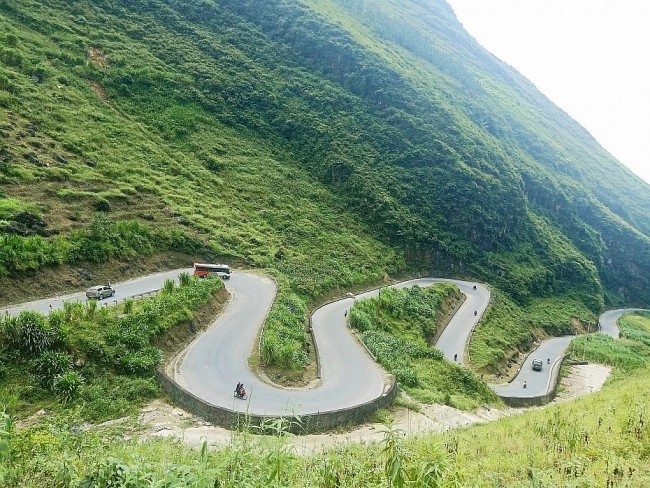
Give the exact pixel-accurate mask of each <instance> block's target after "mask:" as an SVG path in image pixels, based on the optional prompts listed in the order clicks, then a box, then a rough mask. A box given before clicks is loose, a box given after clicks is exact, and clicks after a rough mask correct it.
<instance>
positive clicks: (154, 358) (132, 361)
mask: <svg viewBox="0 0 650 488" xmlns="http://www.w3.org/2000/svg"><path fill="white" fill-rule="evenodd" d="M162 360H163V356H162V352H161V351H160V350H159V349H156V348H155V347H147V348H144V349H142V350H139V351H129V352H127V353H126V354H124V355H123V356H122V357H120V358H119V360H118V361H119V362H118V369H119V371H121V372H123V373H127V374H135V375H138V376H145V375H148V374H153V373H154V372H155V370H156V368H157V367H158V365H159V364H160V363H162Z"/></svg>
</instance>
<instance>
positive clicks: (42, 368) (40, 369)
mask: <svg viewBox="0 0 650 488" xmlns="http://www.w3.org/2000/svg"><path fill="white" fill-rule="evenodd" d="M71 369H72V358H71V357H70V356H69V355H68V354H66V353H64V352H54V351H47V352H46V353H44V354H43V355H42V356H40V357H39V358H37V359H36V360H35V361H34V367H33V371H34V373H35V374H36V376H37V377H38V379H39V381H40V382H41V383H42V384H43V385H45V386H46V387H48V388H50V389H51V388H52V387H53V385H54V382H55V380H56V379H57V377H59V376H61V375H63V374H64V373H67V372H68V371H70V370H71Z"/></svg>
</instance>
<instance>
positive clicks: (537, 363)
mask: <svg viewBox="0 0 650 488" xmlns="http://www.w3.org/2000/svg"><path fill="white" fill-rule="evenodd" d="M543 365H544V361H542V360H541V359H539V358H535V359H533V370H535V371H541V370H542V366H543Z"/></svg>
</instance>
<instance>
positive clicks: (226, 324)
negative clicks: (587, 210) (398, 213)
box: [173, 272, 490, 415]
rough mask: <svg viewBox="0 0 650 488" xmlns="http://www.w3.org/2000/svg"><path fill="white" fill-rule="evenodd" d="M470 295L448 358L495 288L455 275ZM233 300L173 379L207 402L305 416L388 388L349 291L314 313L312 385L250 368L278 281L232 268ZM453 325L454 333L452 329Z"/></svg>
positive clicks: (446, 337) (424, 282)
mask: <svg viewBox="0 0 650 488" xmlns="http://www.w3.org/2000/svg"><path fill="white" fill-rule="evenodd" d="M442 281H451V280H439V279H427V278H423V279H416V280H410V281H405V282H402V283H399V284H397V285H393V287H396V288H405V287H410V286H413V285H418V286H428V285H431V284H433V283H439V282H442ZM453 282H454V283H456V284H457V285H458V286H459V287H460V288H461V290H462V291H463V292H464V293H466V294H467V296H468V298H467V299H466V300H465V302H464V303H463V304H462V306H461V307H460V309H459V310H458V312H457V313H456V315H455V316H454V318H453V319H452V321H451V322H450V324H449V325H448V326H447V328H446V330H445V332H444V333H443V334H442V336H441V338H440V341H443V342H444V343H445V344H448V345H449V348H448V350H447V351H446V352H445V354H446V356H447V357H448V358H449V359H452V358H453V355H454V352H453V351H458V354H459V357H460V358H462V355H463V354H462V353H463V350H464V348H465V343H466V342H467V339H468V338H469V334H470V333H471V331H472V329H473V327H474V326H475V325H476V322H477V321H478V319H479V316H475V315H474V310H483V309H484V308H485V307H486V306H487V304H488V303H489V299H490V292H489V290H488V289H487V288H486V287H484V286H481V285H477V289H476V290H474V289H473V285H474V284H473V283H469V282H465V281H453ZM227 288H228V290H229V291H230V292H231V294H232V295H233V300H232V302H231V303H230V305H229V306H228V308H227V309H226V310H225V311H224V313H223V314H222V315H221V316H220V317H219V319H217V321H216V322H215V324H214V325H213V326H212V327H211V328H210V329H209V330H208V331H207V332H206V333H204V334H202V335H201V336H200V337H199V338H197V340H196V341H194V342H193V343H192V344H191V345H190V347H189V348H188V349H187V350H186V351H185V353H184V355H183V357H182V360H181V361H180V364H178V365H177V367H176V368H174V375H173V379H174V380H175V381H176V382H177V383H178V384H179V385H181V386H182V387H184V388H185V389H186V390H188V391H190V392H192V393H193V394H194V395H196V396H198V397H199V398H202V399H203V400H206V401H207V402H209V403H211V404H213V405H217V406H220V407H225V408H229V409H232V410H235V411H239V412H250V413H254V414H258V415H288V414H296V415H304V414H310V413H318V412H326V411H332V410H339V409H343V408H349V407H352V406H355V405H360V404H363V403H366V402H370V401H372V400H374V399H375V398H377V397H379V396H380V395H381V394H382V393H383V392H384V388H385V387H386V382H385V378H384V373H383V371H382V370H381V368H380V367H379V366H378V365H377V364H376V363H375V362H374V361H373V360H372V359H371V358H370V356H369V355H368V354H367V353H366V352H365V351H364V350H363V349H362V348H361V347H359V344H358V342H357V340H356V339H355V338H354V337H353V336H352V335H351V334H350V330H349V328H348V327H347V320H346V315H347V311H348V310H349V309H350V308H351V307H352V304H353V303H354V300H355V299H353V298H346V299H343V300H338V301H336V302H332V303H329V304H327V305H325V306H323V307H320V308H319V309H317V310H316V311H315V312H314V315H313V316H312V327H313V331H314V336H315V340H316V343H317V344H318V350H319V356H320V364H321V377H320V382H319V384H318V385H317V386H315V387H313V388H307V389H305V388H295V389H292V388H279V387H277V386H274V385H270V384H267V383H264V382H263V381H261V380H260V379H259V378H257V377H256V376H255V375H254V374H253V373H252V372H251V370H250V368H249V367H248V362H247V360H248V357H249V356H250V354H251V348H252V347H253V346H254V345H255V344H256V338H257V335H258V333H259V329H260V327H261V326H262V323H263V321H264V318H265V317H266V313H267V312H268V310H269V308H270V306H271V304H272V303H273V297H274V296H275V285H274V283H273V282H272V281H271V280H269V279H268V278H263V277H261V276H259V275H253V274H250V273H240V272H237V273H233V274H232V277H231V279H230V280H229V282H228V283H227ZM379 291H380V290H379V289H377V290H372V291H369V292H366V293H362V294H360V295H358V296H357V297H356V298H357V299H364V298H369V297H372V296H377V295H379ZM447 331H450V332H447ZM238 381H242V382H243V383H244V385H245V387H246V390H247V392H248V394H249V400H248V401H242V400H238V399H235V398H234V396H233V390H234V388H235V384H236V383H237V382H238Z"/></svg>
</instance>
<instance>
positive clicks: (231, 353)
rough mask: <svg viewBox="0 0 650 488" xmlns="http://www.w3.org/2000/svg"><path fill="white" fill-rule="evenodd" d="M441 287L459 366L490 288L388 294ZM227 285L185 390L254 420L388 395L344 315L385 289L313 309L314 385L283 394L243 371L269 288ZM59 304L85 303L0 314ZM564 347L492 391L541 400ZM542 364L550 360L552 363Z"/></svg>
mask: <svg viewBox="0 0 650 488" xmlns="http://www.w3.org/2000/svg"><path fill="white" fill-rule="evenodd" d="M182 272H188V273H191V272H192V269H183V270H175V271H168V272H164V273H158V274H155V275H150V276H146V277H143V278H137V279H133V280H130V281H126V282H123V283H118V284H115V285H114V288H115V291H116V294H115V296H114V297H113V298H109V299H105V300H103V301H102V302H100V303H102V304H106V305H108V304H111V303H116V301H120V300H124V299H126V298H130V297H133V296H138V295H142V294H147V293H150V292H154V291H156V290H158V289H160V288H162V286H163V285H164V282H165V281H166V280H167V279H172V280H175V281H178V275H179V274H180V273H182ZM440 282H452V283H455V284H456V285H457V286H458V287H459V288H460V290H461V291H462V292H463V293H464V294H465V295H466V300H465V301H464V303H463V304H462V305H461V307H460V308H459V310H458V311H457V313H456V314H455V315H454V317H453V318H452V319H451V321H450V322H449V324H448V325H447V327H446V328H445V330H444V331H443V332H442V334H441V336H440V338H439V339H438V341H437V343H436V347H438V348H439V349H441V350H442V351H443V353H444V355H445V357H446V358H447V359H448V360H450V361H454V360H456V362H457V363H459V364H462V363H463V360H464V352H465V350H466V344H467V342H468V339H469V336H470V334H471V332H472V330H473V328H474V327H475V326H476V324H477V322H478V321H479V319H480V317H481V315H482V314H483V312H484V311H485V309H486V308H487V306H488V304H489V301H490V292H489V289H488V288H487V287H485V286H483V285H481V284H479V283H473V282H467V281H458V280H447V279H436V278H421V279H416V280H410V281H405V282H402V283H399V284H396V285H392V287H394V288H406V287H410V286H413V285H417V286H423V287H424V286H429V285H432V284H434V283H440ZM225 284H226V287H227V289H228V291H229V292H230V294H231V301H230V302H229V304H228V306H227V307H226V309H225V310H224V311H223V313H222V314H221V315H220V316H219V317H218V318H217V320H216V321H215V322H214V324H213V325H212V326H211V327H210V328H209V329H208V330H207V331H206V332H205V333H203V334H201V336H199V337H198V338H197V339H196V340H195V341H194V342H193V343H192V344H190V346H189V347H188V348H187V349H186V350H185V351H184V352H183V354H182V355H181V358H180V360H179V361H178V362H177V363H176V364H175V368H174V373H173V376H174V379H175V381H177V382H178V383H179V384H180V385H181V386H183V387H184V388H186V389H187V390H188V391H190V392H191V393H193V394H194V395H196V396H197V397H199V398H201V399H203V400H205V401H207V402H209V403H212V404H214V405H219V406H221V407H225V408H230V409H232V410H235V411H240V412H251V413H255V414H259V415H287V414H295V415H301V414H307V413H317V412H325V411H332V410H338V409H343V408H348V407H352V406H355V405H360V404H363V403H366V402H369V401H372V400H374V399H376V398H378V397H379V396H381V395H382V393H383V392H384V390H385V388H386V380H385V375H384V372H383V371H382V370H381V368H380V367H379V366H378V365H377V364H376V363H375V362H374V361H373V360H372V359H371V358H370V356H369V355H368V354H367V352H366V351H365V350H364V349H363V348H362V347H361V346H360V344H359V342H358V341H357V340H356V339H355V338H354V337H353V336H352V334H351V333H350V330H349V328H348V327H347V312H348V310H349V309H350V307H351V306H352V304H353V303H354V300H355V299H364V298H369V297H372V296H378V295H379V294H380V293H381V290H382V289H383V288H381V289H377V290H372V291H369V292H366V293H362V294H359V295H358V296H357V297H355V298H345V299H342V300H339V301H336V302H333V303H330V304H327V305H325V306H323V307H321V308H319V309H317V310H316V311H315V312H314V315H313V316H312V327H313V330H314V336H315V338H316V342H317V344H318V348H319V354H320V366H321V378H320V381H319V382H318V383H317V384H316V385H313V386H312V387H310V388H281V387H278V386H276V385H271V384H268V383H265V382H263V381H261V380H260V379H259V378H258V377H257V376H256V375H255V374H254V373H253V372H252V371H251V370H250V368H249V366H248V358H249V357H250V356H251V355H256V354H257V353H258V340H259V331H260V328H261V326H262V325H263V323H264V320H265V317H266V315H267V313H268V311H269V310H270V307H271V305H272V303H273V299H274V297H275V293H276V286H275V283H274V282H273V281H272V280H271V279H269V278H267V277H265V276H263V275H260V274H256V273H252V272H248V273H243V272H233V274H232V276H231V279H230V280H228V281H226V282H225ZM65 301H86V298H85V293H76V294H71V295H66V296H62V297H55V298H51V299H45V300H38V301H34V302H29V303H24V304H21V305H17V306H13V307H8V308H6V309H5V310H6V313H8V314H11V315H13V314H16V313H19V312H20V311H22V310H26V309H31V310H36V311H39V312H43V313H48V312H49V311H52V310H57V309H60V308H62V307H63V303H64V302H65ZM636 310H638V309H625V310H614V311H610V312H606V313H605V314H603V315H602V316H601V319H600V323H601V331H602V332H603V333H606V334H609V335H612V336H613V337H618V327H617V326H616V321H617V320H618V318H619V317H620V316H621V315H622V314H623V313H625V312H632V311H636ZM570 340H571V337H558V338H553V339H550V340H548V341H544V342H543V343H542V344H541V345H540V346H539V347H538V348H537V349H536V350H535V351H534V352H533V353H531V354H530V356H529V357H528V358H527V359H526V361H525V363H524V365H523V367H522V369H521V371H520V373H519V375H518V376H517V377H516V378H515V379H514V380H513V381H512V382H511V383H509V384H506V385H494V386H493V388H494V389H495V391H497V393H498V394H499V395H501V396H518V397H533V396H538V395H543V394H545V393H546V392H547V391H548V389H549V388H550V386H551V384H550V380H551V376H550V372H551V369H552V366H553V365H554V363H555V362H556V361H558V360H559V358H560V357H561V356H562V355H563V354H564V351H565V349H566V347H567V345H568V344H569V342H570ZM534 357H539V358H540V359H542V360H543V361H544V366H543V367H542V371H533V370H532V365H531V361H532V358H534ZM547 359H550V364H549V363H548V362H547ZM240 381H241V382H243V383H244V386H245V387H246V390H247V392H248V399H247V400H240V399H236V398H235V397H234V394H233V393H234V389H235V385H236V383H237V382H240ZM524 381H526V386H527V387H526V388H525V389H524V388H523V383H524Z"/></svg>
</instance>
